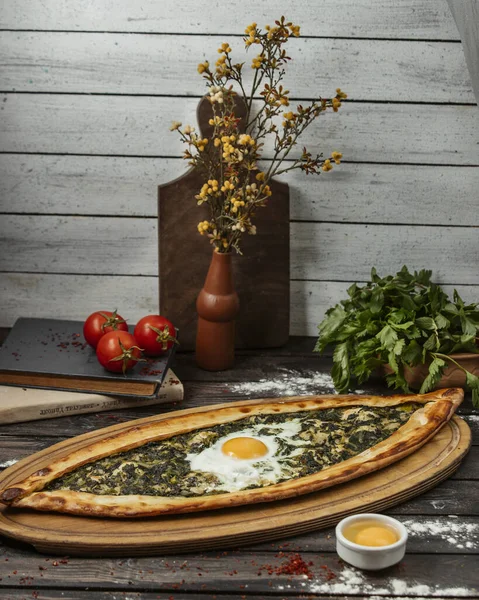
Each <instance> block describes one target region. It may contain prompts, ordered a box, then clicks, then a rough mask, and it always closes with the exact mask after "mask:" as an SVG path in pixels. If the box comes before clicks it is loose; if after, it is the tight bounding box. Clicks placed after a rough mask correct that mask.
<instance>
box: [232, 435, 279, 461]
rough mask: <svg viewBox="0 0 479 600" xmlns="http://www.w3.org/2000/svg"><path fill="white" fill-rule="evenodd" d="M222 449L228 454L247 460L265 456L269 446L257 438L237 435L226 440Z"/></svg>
mask: <svg viewBox="0 0 479 600" xmlns="http://www.w3.org/2000/svg"><path fill="white" fill-rule="evenodd" d="M221 451H222V452H223V454H226V456H232V457H233V458H239V459H242V460H245V459H251V458H260V457H261V456H265V455H266V454H268V446H267V445H266V444H264V443H263V442H262V441H261V440H256V439H255V438H251V437H236V438H231V439H230V440H228V441H227V442H225V443H224V444H223V445H222V446H221Z"/></svg>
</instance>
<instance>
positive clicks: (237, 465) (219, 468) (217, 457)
mask: <svg viewBox="0 0 479 600" xmlns="http://www.w3.org/2000/svg"><path fill="white" fill-rule="evenodd" d="M263 427H264V425H257V426H253V427H250V428H248V429H243V430H241V431H236V432H235V433H230V434H228V435H225V436H223V437H221V438H219V439H218V440H216V442H215V443H214V444H213V445H212V446H210V447H209V448H205V449H204V450H202V451H201V452H199V453H197V454H187V456H186V458H187V460H188V461H189V462H190V465H191V470H192V471H202V472H205V473H213V474H214V475H216V476H217V477H218V479H219V480H220V481H221V487H220V488H218V487H215V489H216V490H219V489H221V490H224V491H227V492H234V491H238V490H242V489H244V488H246V487H249V486H250V485H258V484H260V485H271V484H273V483H276V482H277V481H278V480H279V479H280V477H281V475H282V474H283V473H284V472H285V471H286V469H287V467H286V466H285V465H283V464H282V463H281V462H280V460H279V459H280V458H284V457H278V456H277V452H278V448H279V444H278V442H277V440H278V439H282V440H287V441H288V443H290V444H291V443H292V444H294V445H295V446H299V445H301V446H304V445H305V442H304V441H302V440H296V439H295V438H294V436H295V435H297V434H298V433H299V431H300V429H301V425H300V423H299V421H297V420H294V419H293V420H291V421H287V422H285V423H274V424H272V425H269V424H268V425H267V427H268V428H269V429H275V430H278V433H275V435H263V434H259V433H258V430H259V429H262V428H263ZM237 437H251V438H254V439H256V440H259V441H261V442H263V444H265V446H266V447H267V448H268V452H267V453H266V454H265V455H264V456H261V457H259V458H252V459H238V458H235V457H233V456H227V455H226V454H223V452H222V447H223V444H224V443H225V442H227V441H228V440H231V439H233V438H237ZM298 451H299V452H300V451H301V450H300V449H298V450H295V451H293V452H294V454H296V453H297V452H298ZM291 455H292V454H290V456H291Z"/></svg>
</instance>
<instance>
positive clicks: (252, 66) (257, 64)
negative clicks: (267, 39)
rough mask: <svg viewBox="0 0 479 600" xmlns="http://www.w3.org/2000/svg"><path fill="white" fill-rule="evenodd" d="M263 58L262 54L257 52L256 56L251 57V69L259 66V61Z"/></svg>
mask: <svg viewBox="0 0 479 600" xmlns="http://www.w3.org/2000/svg"><path fill="white" fill-rule="evenodd" d="M263 60H264V58H263V56H261V54H258V56H257V57H256V58H253V62H252V63H251V68H252V69H259V68H261V63H262V62H263Z"/></svg>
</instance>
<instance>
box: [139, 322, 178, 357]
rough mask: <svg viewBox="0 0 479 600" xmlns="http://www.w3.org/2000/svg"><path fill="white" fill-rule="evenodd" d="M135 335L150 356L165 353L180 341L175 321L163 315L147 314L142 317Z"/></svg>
mask: <svg viewBox="0 0 479 600" xmlns="http://www.w3.org/2000/svg"><path fill="white" fill-rule="evenodd" d="M134 336H135V338H136V339H137V340H138V344H139V345H140V346H141V347H142V349H143V352H144V353H145V354H148V355H149V356H159V355H160V354H164V353H165V352H166V351H167V350H169V349H170V348H171V347H172V346H173V344H177V343H178V341H177V339H176V329H175V327H174V325H173V323H172V322H171V321H168V319H166V318H165V317H162V316H161V315H147V316H146V317H143V318H142V319H140V320H139V321H138V323H137V324H136V327H135V332H134Z"/></svg>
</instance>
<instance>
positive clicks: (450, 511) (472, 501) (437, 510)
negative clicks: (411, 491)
mask: <svg viewBox="0 0 479 600" xmlns="http://www.w3.org/2000/svg"><path fill="white" fill-rule="evenodd" d="M394 512H395V513H396V514H401V515H416V514H422V515H441V514H446V515H469V516H479V481H477V480H476V481H457V480H450V479H449V480H447V481H444V482H443V483H440V484H439V485H438V486H437V487H435V488H433V489H432V490H429V491H428V492H425V493H424V494H422V495H421V496H418V497H417V498H412V499H411V500H408V501H407V502H405V503H404V504H400V505H399V506H395V507H394Z"/></svg>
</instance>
